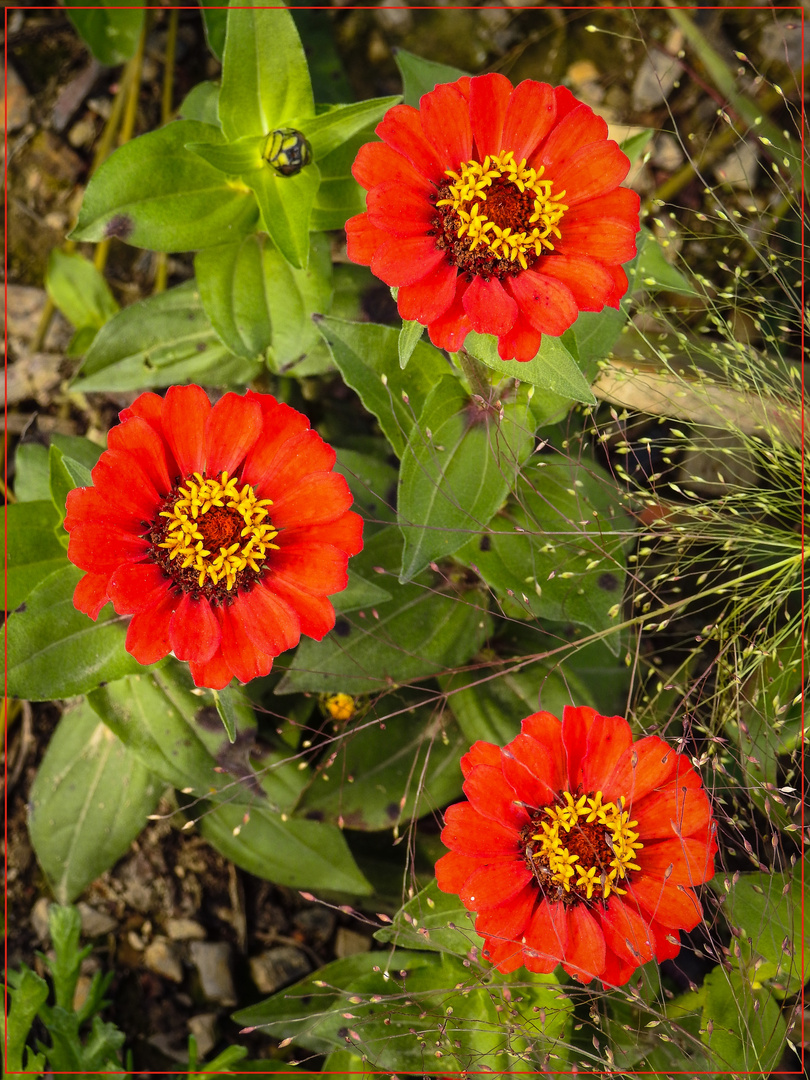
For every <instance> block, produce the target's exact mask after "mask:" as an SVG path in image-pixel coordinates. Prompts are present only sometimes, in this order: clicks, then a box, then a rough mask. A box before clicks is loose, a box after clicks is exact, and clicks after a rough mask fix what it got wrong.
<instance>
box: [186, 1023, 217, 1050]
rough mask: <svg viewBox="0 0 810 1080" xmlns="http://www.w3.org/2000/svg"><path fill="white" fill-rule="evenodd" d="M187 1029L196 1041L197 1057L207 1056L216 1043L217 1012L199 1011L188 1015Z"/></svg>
mask: <svg viewBox="0 0 810 1080" xmlns="http://www.w3.org/2000/svg"><path fill="white" fill-rule="evenodd" d="M188 1030H189V1031H190V1032H191V1034H192V1035H193V1036H194V1039H195V1041H196V1043H197V1057H198V1059H202V1058H207V1057H208V1055H209V1054H210V1053H211V1051H212V1050H213V1049H214V1047H215V1046H216V1043H217V1014H216V1013H199V1014H198V1015H197V1016H191V1017H189V1021H188Z"/></svg>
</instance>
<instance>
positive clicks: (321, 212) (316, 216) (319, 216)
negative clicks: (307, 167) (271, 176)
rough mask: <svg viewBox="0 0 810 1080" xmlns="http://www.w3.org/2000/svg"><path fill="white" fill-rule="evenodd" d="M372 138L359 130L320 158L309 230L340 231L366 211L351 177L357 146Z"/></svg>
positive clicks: (359, 192) (362, 199) (358, 190)
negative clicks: (316, 191)
mask: <svg viewBox="0 0 810 1080" xmlns="http://www.w3.org/2000/svg"><path fill="white" fill-rule="evenodd" d="M373 138H374V135H373V133H372V132H371V131H368V130H366V131H361V132H360V133H359V134H357V135H354V136H352V138H350V139H349V140H348V142H345V143H343V144H342V145H341V146H339V147H338V148H337V149H336V150H333V151H332V152H331V154H327V156H326V157H323V158H320V159H319V161H318V169H319V170H320V173H321V186H320V187H319V188H318V194H317V195H316V196H315V205H314V206H313V207H312V217H311V219H310V222H309V227H310V229H313V230H315V229H323V230H325V231H328V230H330V229H342V228H343V226H344V225H345V224H346V221H347V219H348V218H350V217H353V216H354V215H355V214H362V212H363V211H364V210H365V208H366V193H365V191H364V190H363V189H362V188H361V187H360V185H359V184H358V183H357V181H356V180H355V178H354V177H353V176H352V166H353V165H354V161H355V158H356V157H357V152H358V150H359V149H360V147H361V146H363V144H364V143H367V142H370V141H371V140H372V139H373ZM350 265H351V264H350Z"/></svg>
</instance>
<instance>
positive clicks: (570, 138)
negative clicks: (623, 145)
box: [529, 103, 623, 206]
mask: <svg viewBox="0 0 810 1080" xmlns="http://www.w3.org/2000/svg"><path fill="white" fill-rule="evenodd" d="M607 133H608V126H607V124H606V123H605V121H604V120H603V119H602V117H601V116H597V115H596V114H595V113H594V111H593V109H591V108H589V107H588V106H587V105H582V104H580V103H577V105H576V107H575V108H574V109H572V110H571V112H569V113H568V114H567V115H566V116H564V117H563V118H562V119H561V120H560V121H559V123H558V124H557V126H556V127H555V128H554V130H553V131H552V132H551V134H550V135H549V137H548V139H547V140H546V142H545V144H544V145H543V147H542V148H541V150H540V153H539V154H537V155H535V157H534V158H533V159H532V160H531V161H530V162H529V164H530V165H532V166H533V167H534V168H535V169H536V168H538V166H540V165H544V166H546V167H548V166H551V165H555V164H559V165H562V164H563V162H567V160H568V159H569V158H570V157H572V156H573V155H574V154H575V153H576V152H577V151H578V150H580V149H583V148H584V147H586V146H588V145H589V144H593V143H597V142H599V143H604V142H605V141H606V140H607ZM613 145H614V146H615V145H616V144H615V143H613ZM554 175H555V174H554V173H552V172H547V173H546V174H544V176H543V179H544V180H545V179H546V178H547V177H548V176H551V177H552V178H553V177H554ZM622 179H623V178H622ZM562 186H563V185H559V186H558V185H557V184H556V182H555V191H554V194H555V195H557V194H558V192H559V188H560V187H562ZM569 194H571V193H570V191H568V190H567V189H566V198H565V201H566V202H567V203H568V205H569V206H570V205H571V202H570V200H569V198H568V195H569Z"/></svg>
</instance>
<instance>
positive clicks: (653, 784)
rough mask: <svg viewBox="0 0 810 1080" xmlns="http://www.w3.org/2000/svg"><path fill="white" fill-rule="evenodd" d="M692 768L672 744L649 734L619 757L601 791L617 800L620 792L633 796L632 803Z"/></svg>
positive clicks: (626, 795) (607, 796)
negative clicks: (679, 772)
mask: <svg viewBox="0 0 810 1080" xmlns="http://www.w3.org/2000/svg"><path fill="white" fill-rule="evenodd" d="M679 758H680V759H681V760H680V771H681V772H684V771H685V770H686V769H688V768H691V766H690V765H689V763H688V759H687V758H685V757H684V755H683V754H677V753H676V752H675V751H674V750H673V749H672V747H671V746H670V745H669V744H668V743H665V742H664V740H663V739H659V738H658V736H657V735H647V736H646V738H644V739H639V741H638V742H636V743H633V745H632V746H631V747H630V749H629V750H628V751H627V752H626V753H625V754H623V755H622V757H620V758H619V761H618V763H617V765H616V768H615V769H614V771H613V773H612V775H611V776H610V777H609V778H608V780H607V781H606V782H605V785H604V787H603V788H602V794H603V795H604V796H605V798H607V799H612V800H613V801H614V802H615V801H616V799H618V797H619V796H620V795H623V796H624V797H625V799H628V798H629V799H630V801H631V803H632V802H635V801H637V800H639V799H643V798H644V796H645V795H649V793H650V792H651V791H653V790H654V789H655V788H659V787H662V786H663V785H664V784H667V783H669V782H670V781H671V780H672V779H673V778H674V777H675V775H676V773H677V772H678V771H679V761H678V759H679Z"/></svg>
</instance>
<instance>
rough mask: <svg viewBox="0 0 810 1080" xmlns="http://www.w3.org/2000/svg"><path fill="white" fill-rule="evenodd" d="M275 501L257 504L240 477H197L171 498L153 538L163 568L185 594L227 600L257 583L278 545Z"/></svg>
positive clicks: (162, 512)
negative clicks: (242, 587)
mask: <svg viewBox="0 0 810 1080" xmlns="http://www.w3.org/2000/svg"><path fill="white" fill-rule="evenodd" d="M271 503H272V500H271V499H257V498H256V492H255V491H254V490H253V488H252V487H251V486H250V484H245V485H244V486H243V487H242V488H241V489H240V488H239V484H238V481H237V479H236V477H233V476H231V477H229V476H228V473H227V472H222V473H221V474H220V475H219V477H218V478H216V477H206V476H203V474H202V473H194V474H193V475H192V476H189V477H186V479H185V480H183V481H182V482H181V483H180V484H179V485H178V486H177V487H176V488H175V490H174V491H173V492H172V494H171V495H169V497H168V499H167V500H166V502H165V503H164V508H163V509H162V510H161V511H160V513H159V514H158V518H157V520H156V521H155V524H154V525H153V527H152V530H151V532H150V534H149V538H150V540H151V541H152V554H153V556H154V558H155V560H156V561H157V563H158V565H159V566H160V567H161V568H162V569H163V571H164V573H166V574H167V575H168V576H169V577H170V578H172V579H173V580H174V581H175V583H176V584H177V585H179V586H180V588H181V589H183V590H184V591H185V592H191V593H193V594H194V595H195V596H197V595H204V596H206V597H207V598H208V599H209V600H211V599H219V600H222V599H224V598H225V597H226V596H227V594H228V593H232V592H233V590H234V586H235V585H237V584H240V585H248V584H252V583H253V582H254V581H257V580H258V579H259V578H260V577H261V575H262V572H263V570H264V564H265V561H266V559H267V554H268V552H269V551H270V550H272V549H277V548H278V545H277V544H273V543H271V541H272V540H273V538H274V537H275V536H277V535H278V530H277V529H274V528H273V525H272V523H271V522H270V519H269V517H268V513H269V512H268V510H267V507H268V506H270V505H271Z"/></svg>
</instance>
